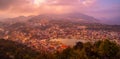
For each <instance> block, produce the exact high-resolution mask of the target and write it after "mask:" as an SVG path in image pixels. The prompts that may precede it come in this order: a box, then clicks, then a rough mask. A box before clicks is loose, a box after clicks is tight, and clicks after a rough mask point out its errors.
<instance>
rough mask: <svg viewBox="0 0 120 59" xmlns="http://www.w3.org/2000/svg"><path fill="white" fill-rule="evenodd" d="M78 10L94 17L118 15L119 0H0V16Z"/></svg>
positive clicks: (119, 10)
mask: <svg viewBox="0 0 120 59" xmlns="http://www.w3.org/2000/svg"><path fill="white" fill-rule="evenodd" d="M72 12H80V13H85V14H88V15H92V16H95V17H96V18H99V19H102V18H117V17H120V0H0V18H2V17H3V18H4V17H16V16H21V15H24V16H29V15H37V14H45V13H54V14H63V13H72Z"/></svg>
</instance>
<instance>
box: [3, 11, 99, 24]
mask: <svg viewBox="0 0 120 59" xmlns="http://www.w3.org/2000/svg"><path fill="white" fill-rule="evenodd" d="M35 19H39V20H40V19H47V20H65V21H72V22H80V23H98V22H99V21H100V20H97V19H95V18H94V17H91V16H88V15H84V14H81V13H70V14H61V15H55V14H43V15H38V16H28V17H24V16H20V17H16V18H7V19H4V20H3V22H8V23H9V22H25V21H27V20H35Z"/></svg>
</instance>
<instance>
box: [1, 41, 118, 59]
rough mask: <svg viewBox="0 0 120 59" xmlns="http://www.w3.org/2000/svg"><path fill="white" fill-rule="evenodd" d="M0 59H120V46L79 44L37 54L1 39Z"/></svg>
mask: <svg viewBox="0 0 120 59" xmlns="http://www.w3.org/2000/svg"><path fill="white" fill-rule="evenodd" d="M0 59H120V45H118V44H116V43H115V42H111V41H109V40H104V41H98V42H95V43H94V44H93V43H89V42H88V43H82V42H77V43H76V45H75V46H74V47H68V48H67V49H65V50H63V51H62V52H55V53H44V52H42V51H41V52H36V51H34V50H32V49H30V48H28V47H26V46H25V45H22V44H19V43H16V42H12V41H9V40H4V39H0Z"/></svg>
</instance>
